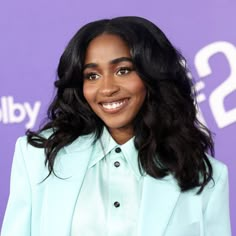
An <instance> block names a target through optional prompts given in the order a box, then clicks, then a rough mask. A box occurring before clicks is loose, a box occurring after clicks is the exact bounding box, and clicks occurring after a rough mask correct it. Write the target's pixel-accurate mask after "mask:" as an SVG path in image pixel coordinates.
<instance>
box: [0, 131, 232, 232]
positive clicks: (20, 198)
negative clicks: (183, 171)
mask: <svg viewBox="0 0 236 236" xmlns="http://www.w3.org/2000/svg"><path fill="white" fill-rule="evenodd" d="M92 142H93V136H92V135H87V136H81V137H80V138H78V139H77V140H75V141H74V142H73V143H72V144H70V145H68V146H66V147H64V148H63V149H62V150H61V151H60V152H59V153H58V156H57V159H56V162H55V172H56V173H57V174H58V176H60V177H62V178H64V177H65V179H60V178H57V177H55V176H54V175H51V176H50V177H49V178H47V179H46V180H45V181H44V182H42V183H40V182H41V181H42V180H43V179H44V178H45V177H46V176H47V174H48V170H47V168H46V167H45V166H44V150H43V149H38V148H35V147H32V146H31V145H29V144H27V141H26V138H25V137H22V138H19V139H18V141H17V144H16V149H15V155H14V160H13V165H12V175H11V189H10V196H9V201H8V205H7V210H6V213H5V218H4V222H3V227H2V232H1V236H69V235H70V231H71V223H72V219H73V213H74V208H75V205H76V200H77V197H78V194H79V191H80V188H81V184H82V182H83V178H84V176H85V173H86V170H87V167H88V163H89V156H91V154H92V152H94V151H96V152H97V153H98V155H99V153H101V152H102V147H100V146H99V145H93V143H92ZM95 146H96V148H97V150H94V147H95ZM209 159H210V161H211V163H212V166H213V171H214V175H213V177H214V181H215V183H214V184H213V183H212V182H210V183H209V184H208V185H207V186H206V188H205V189H204V191H203V192H202V193H201V194H199V195H196V191H197V189H194V190H191V191H187V192H184V193H182V192H181V191H180V189H179V187H178V185H177V183H176V181H175V179H174V178H173V177H172V176H167V177H165V178H163V179H160V180H157V179H154V178H152V177H150V176H148V175H146V176H145V177H144V180H143V192H142V200H141V208H140V214H139V216H138V219H139V220H138V222H139V224H138V235H137V236H230V235H231V232H230V220H229V202H228V173H227V168H226V166H225V165H224V164H222V163H220V162H219V161H217V160H215V159H213V158H211V157H209ZM94 214H95V213H94ZM91 227H92V223H91ZM83 236H86V235H83ZM88 236H89V235H88ZM101 236H102V235H101ZM122 236H126V235H125V233H124V234H123V235H122ZM127 236H128V235H127Z"/></svg>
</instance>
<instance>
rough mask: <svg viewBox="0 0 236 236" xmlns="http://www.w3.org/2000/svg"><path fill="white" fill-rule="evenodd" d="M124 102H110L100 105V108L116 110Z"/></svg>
mask: <svg viewBox="0 0 236 236" xmlns="http://www.w3.org/2000/svg"><path fill="white" fill-rule="evenodd" d="M123 103H124V101H122V102H111V103H102V106H103V107H104V108H106V109H116V108H118V107H120V106H122V105H123Z"/></svg>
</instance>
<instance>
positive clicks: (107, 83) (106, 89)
mask: <svg viewBox="0 0 236 236" xmlns="http://www.w3.org/2000/svg"><path fill="white" fill-rule="evenodd" d="M119 90H120V86H119V85H118V84H117V83H116V81H115V78H113V77H112V76H106V77H104V78H103V79H102V81H101V86H100V93H101V94H102V95H103V96H106V97H111V96H113V95H114V94H116V93H117V92H118V91H119Z"/></svg>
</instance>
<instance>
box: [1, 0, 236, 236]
mask: <svg viewBox="0 0 236 236" xmlns="http://www.w3.org/2000/svg"><path fill="white" fill-rule="evenodd" d="M190 2H191V3H190ZM235 10H236V2H235V1H233V0H224V1H223V0H214V1H213V0H208V1H204V0H199V1H197V3H196V2H195V3H193V1H187V0H186V1H181V0H180V1H169V0H167V1H165V2H164V1H157V0H153V1H152V0H145V1H139V0H130V1H127V0H120V1H116V2H115V1H108V0H100V1H94V2H91V1H84V2H81V1H78V0H77V1H75V0H67V1H58V0H57V1H56V0H51V1H46V0H41V1H38V2H36V1H30V0H21V1H12V0H8V1H1V2H0V37H1V38H0V42H1V43H0V81H1V86H0V141H1V142H0V176H1V178H0V227H1V222H2V218H3V215H4V211H5V207H6V202H7V197H8V194H9V178H10V168H11V162H12V155H13V151H14V144H15V141H16V138H17V137H18V136H21V135H23V134H24V132H25V125H26V123H27V122H28V118H27V117H26V118H25V119H24V120H23V121H22V122H20V123H7V122H8V120H6V119H7V118H6V116H7V115H9V113H7V112H9V110H8V111H6V108H5V105H4V104H3V103H4V102H3V100H4V99H3V98H4V97H9V96H11V97H13V99H14V103H19V104H21V105H22V104H24V103H29V104H30V105H31V106H32V105H33V104H34V103H35V102H37V101H38V102H40V103H41V107H40V111H39V115H38V116H37V120H36V123H35V125H34V127H33V128H35V129H36V128H37V127H38V125H39V124H40V121H42V118H43V117H45V111H46V108H47V106H48V104H49V103H50V101H51V99H52V94H53V86H52V84H53V81H54V80H55V77H56V73H55V72H56V67H57V63H58V60H59V57H60V55H61V53H62V51H63V49H64V48H65V46H66V44H67V42H68V40H69V39H70V38H71V37H72V35H73V34H74V33H75V32H76V31H77V30H78V28H80V26H82V25H83V24H85V23H87V22H90V21H92V20H96V19H100V18H110V17H115V16H120V15H138V16H143V17H146V18H148V19H150V20H151V21H153V22H155V23H156V24H157V25H158V26H160V28H161V29H162V30H163V31H164V32H165V33H166V35H167V36H168V37H169V39H170V40H171V41H172V42H173V44H174V45H175V46H177V48H179V49H180V50H181V51H182V53H183V54H184V55H185V57H186V58H187V60H188V65H189V67H190V69H191V71H192V74H193V77H194V78H195V80H196V81H197V82H200V83H203V85H204V87H203V88H202V89H201V91H199V97H198V99H199V101H200V109H201V112H202V118H203V119H204V120H205V122H206V124H207V126H208V127H209V128H210V129H211V130H212V131H213V132H214V133H215V143H216V158H217V159H219V160H221V161H223V162H224V163H225V164H226V165H227V166H228V167H229V178H230V209H231V224H232V231H233V235H236V225H235V224H234V222H235V220H234V219H235V218H236V212H235V209H236V203H235V201H233V199H235V198H236V188H235V185H234V184H235V180H236V161H235V159H234V157H235V146H234V145H235V144H236V142H235V137H234V134H235V132H236V47H235V46H236V31H235V22H236V14H235ZM222 42H223V43H222ZM212 44H214V45H212ZM221 44H222V45H221ZM210 46H212V47H213V50H212V51H210V50H211V47H210ZM205 47H206V49H203V50H202V48H205ZM227 47H229V49H227ZM201 50H202V51H201ZM204 51H205V53H206V54H208V56H207V57H206V60H205V59H204ZM198 54H199V55H200V56H199V58H200V59H199V64H197V62H196V61H195V60H196V55H198ZM207 64H209V67H210V69H211V71H210V73H206V72H205V74H204V66H207ZM227 84H228V85H227ZM198 85H200V84H198ZM224 87H225V89H224ZM210 100H211V101H212V105H210V102H209V101H210ZM221 104H222V106H221ZM8 108H9V107H8ZM11 109H12V107H11ZM224 110H225V111H224ZM213 111H215V113H214V112H213ZM14 114H15V116H16V117H17V116H18V117H19V116H20V113H19V111H17V110H16V111H15V113H14ZM4 122H5V123H4ZM216 207H217V206H216ZM219 217H220V216H219Z"/></svg>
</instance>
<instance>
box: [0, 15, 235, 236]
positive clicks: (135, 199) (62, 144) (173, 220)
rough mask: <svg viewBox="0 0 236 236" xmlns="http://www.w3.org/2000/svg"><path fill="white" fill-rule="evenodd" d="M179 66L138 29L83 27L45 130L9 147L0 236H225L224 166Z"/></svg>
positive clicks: (121, 22)
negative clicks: (11, 150)
mask: <svg viewBox="0 0 236 236" xmlns="http://www.w3.org/2000/svg"><path fill="white" fill-rule="evenodd" d="M183 60H184V58H183V56H182V55H181V54H180V53H179V52H178V51H177V50H176V49H175V48H174V47H173V46H172V44H171V43H170V42H169V40H168V39H167V38H166V36H165V35H164V33H163V32H162V31H161V30H160V29H159V28H158V27H157V26H156V25H154V24H153V23H152V22H150V21H148V20H146V19H143V18H140V17H118V18H114V19H111V20H99V21H95V22H91V23H89V24H87V25H85V26H83V27H82V28H81V29H80V30H79V31H78V32H77V33H76V35H75V36H74V37H73V38H72V39H71V41H70V42H69V44H68V46H67V47H66V49H65V51H64V53H63V54H62V56H61V59H60V63H59V66H58V80H57V81H56V82H55V86H56V88H57V94H56V96H55V99H54V101H53V102H52V104H51V105H50V107H49V109H48V121H47V123H46V124H45V125H44V127H43V128H41V129H40V130H38V131H37V132H33V131H28V132H27V135H26V136H25V137H22V138H20V139H19V140H18V141H17V144H16V150H15V156H14V161H13V167H12V180H11V192H10V196H9V202H8V206H7V210H6V214H5V218H4V223H3V228H2V234H1V235H2V236H8V235H17V236H30V235H32V236H38V235H43V236H52V235H56V236H65V235H71V236H76V235H83V236H93V235H116V236H118V235H120V236H121V235H122V236H125V235H127V236H131V235H138V236H146V235H148V236H154V235H155V236H168V235H169V236H173V235H175V236H177V235H181V236H185V235H186V236H193V235H198V236H211V235H214V236H222V235H224V236H230V235H231V233H230V220H229V206H228V175H227V167H226V166H225V165H224V164H223V163H221V162H219V161H217V160H215V159H214V158H212V157H211V156H210V155H209V154H207V152H209V153H210V154H211V155H213V150H214V148H213V141H212V137H211V132H210V131H209V130H208V129H207V128H206V127H204V126H203V125H202V124H201V123H200V122H199V121H198V120H197V117H196V107H195V105H196V102H195V97H194V92H193V91H192V84H191V80H190V79H189V77H188V70H187V68H185V66H183V63H182V61H183ZM219 215H220V216H221V217H220V218H219V217H218V216H219Z"/></svg>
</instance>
